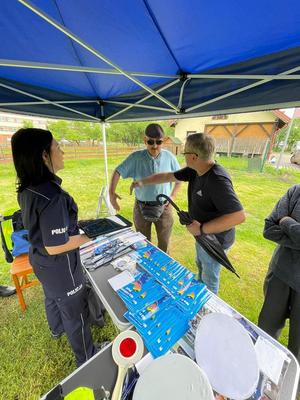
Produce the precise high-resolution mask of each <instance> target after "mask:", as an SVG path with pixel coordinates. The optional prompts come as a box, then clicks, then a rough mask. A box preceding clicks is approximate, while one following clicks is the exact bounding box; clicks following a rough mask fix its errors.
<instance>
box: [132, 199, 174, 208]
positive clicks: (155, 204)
mask: <svg viewBox="0 0 300 400" xmlns="http://www.w3.org/2000/svg"><path fill="white" fill-rule="evenodd" d="M136 201H137V202H138V203H140V204H144V205H146V206H161V205H162V204H165V203H166V202H167V201H163V202H161V203H160V202H158V201H141V200H138V199H136Z"/></svg>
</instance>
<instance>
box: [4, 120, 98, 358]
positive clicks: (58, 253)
mask: <svg viewBox="0 0 300 400" xmlns="http://www.w3.org/2000/svg"><path fill="white" fill-rule="evenodd" d="M11 145H12V154H13V160H14V165H15V169H16V173H17V193H18V202H19V205H20V208H21V211H22V219H23V223H24V226H25V228H26V229H28V231H29V235H28V237H29V242H30V245H31V246H30V251H29V259H30V263H31V265H32V267H33V270H34V272H35V274H36V276H37V277H38V279H39V280H40V282H41V283H42V286H43V290H44V293H45V308H46V316H47V320H48V324H49V327H50V330H51V333H52V336H53V337H59V336H60V335H62V334H63V333H64V332H65V333H66V335H67V337H68V340H69V343H70V345H71V347H72V349H73V352H74V354H75V357H76V362H77V366H80V365H81V364H83V363H84V362H85V361H86V360H88V359H89V358H90V357H92V356H93V355H94V354H95V353H96V348H95V346H94V344H93V341H92V336H91V332H90V327H89V325H88V323H87V317H88V305H87V296H86V288H85V279H84V275H83V270H82V266H81V263H80V257H79V250H78V248H79V246H81V245H82V244H84V243H86V242H88V241H89V239H88V237H87V236H86V235H81V234H79V230H78V227H77V212H78V209H77V205H76V203H75V202H74V200H73V198H72V197H71V196H70V195H69V194H68V193H67V192H65V191H64V190H63V189H62V187H61V182H62V181H61V179H60V178H59V177H58V176H56V173H57V171H59V170H60V169H63V168H64V161H63V155H64V153H63V151H62V150H61V149H60V147H59V144H58V143H57V141H56V140H55V139H54V138H53V136H52V134H51V132H50V131H47V130H43V129H34V128H26V129H20V130H18V131H17V132H16V133H15V134H14V135H13V136H12V140H11Z"/></svg>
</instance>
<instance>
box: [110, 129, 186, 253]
mask: <svg viewBox="0 0 300 400" xmlns="http://www.w3.org/2000/svg"><path fill="white" fill-rule="evenodd" d="M163 138H164V131H163V129H162V127H161V126H160V125H159V124H150V125H148V126H147V128H146V130H145V138H144V142H145V145H146V149H145V150H139V151H135V152H134V153H132V154H130V155H129V156H128V157H127V158H126V159H125V160H124V161H123V162H122V163H121V164H120V165H119V166H118V167H117V168H116V169H115V171H114V172H113V175H112V178H111V182H110V187H109V196H110V201H111V204H112V206H113V207H114V208H115V209H116V210H117V211H119V210H120V205H119V203H118V200H119V199H121V197H120V196H119V195H118V194H117V193H116V188H117V185H118V182H119V179H120V176H121V177H122V178H123V179H126V178H132V179H133V180H134V181H136V180H139V179H142V178H145V177H146V176H149V175H152V174H156V173H159V172H175V171H177V170H179V169H180V166H179V164H178V161H177V159H176V157H175V156H174V155H173V154H172V153H170V152H169V151H168V150H164V149H162V145H163ZM180 185H181V183H180V182H176V183H175V185H174V187H173V188H172V183H162V184H157V185H149V186H145V187H140V188H137V189H136V190H135V196H136V201H135V205H134V209H133V220H134V225H135V228H136V230H137V231H139V232H141V233H143V234H144V235H145V236H146V237H147V239H148V240H151V225H152V223H154V225H155V229H156V233H157V240H158V247H159V248H160V249H161V250H163V251H165V252H167V251H168V245H169V240H170V236H171V231H172V226H173V216H172V210H171V207H169V205H168V204H165V205H163V206H160V205H159V204H158V203H157V201H156V196H157V195H158V194H161V193H163V194H166V195H167V196H170V197H171V198H173V199H174V198H175V196H176V194H177V192H178V190H179V187H180Z"/></svg>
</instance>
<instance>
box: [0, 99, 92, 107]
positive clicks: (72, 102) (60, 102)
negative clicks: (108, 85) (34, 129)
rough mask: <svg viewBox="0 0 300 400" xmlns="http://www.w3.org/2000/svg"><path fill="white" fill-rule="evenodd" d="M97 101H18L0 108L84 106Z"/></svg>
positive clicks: (4, 104) (3, 104)
mask: <svg viewBox="0 0 300 400" xmlns="http://www.w3.org/2000/svg"><path fill="white" fill-rule="evenodd" d="M97 101H98V100H82V101H80V100H70V101H69V100H63V101H60V100H58V101H57V100H53V101H51V100H45V101H43V102H40V101H18V102H16V103H0V106H36V105H38V104H40V105H41V106H42V105H47V104H51V103H56V104H85V103H97Z"/></svg>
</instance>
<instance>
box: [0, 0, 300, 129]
mask: <svg viewBox="0 0 300 400" xmlns="http://www.w3.org/2000/svg"><path fill="white" fill-rule="evenodd" d="M0 32H1V35H0V36H1V41H0V108H1V109H2V110H6V111H13V112H22V113H27V114H37V115H43V116H52V117H55V118H64V119H68V118H70V119H82V120H93V121H97V120H98V121H99V120H106V121H111V122H112V121H120V120H146V119H148V120H151V119H152V120H153V119H167V118H180V117H184V118H186V117H189V116H197V115H212V114H218V113H233V112H243V111H251V110H253V111H255V110H262V109H277V108H283V107H288V106H296V105H299V106H300V79H299V78H300V75H298V71H299V70H300V51H299V50H300V34H299V33H300V3H299V2H298V1H296V0H288V2H287V4H286V5H285V6H284V10H282V2H281V1H279V0H273V1H270V0H253V1H252V2H248V3H245V2H237V1H236V0H227V1H222V0H217V1H214V2H212V1H208V0H203V1H201V2H200V1H199V0H163V1H161V0H129V1H126V0H125V1H124V0H113V1H112V0H101V2H99V0H75V1H74V0H73V1H72V0H33V1H32V2H31V3H29V1H27V0H20V1H18V0H1V14H0ZM133 104H135V106H132V105H133Z"/></svg>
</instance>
